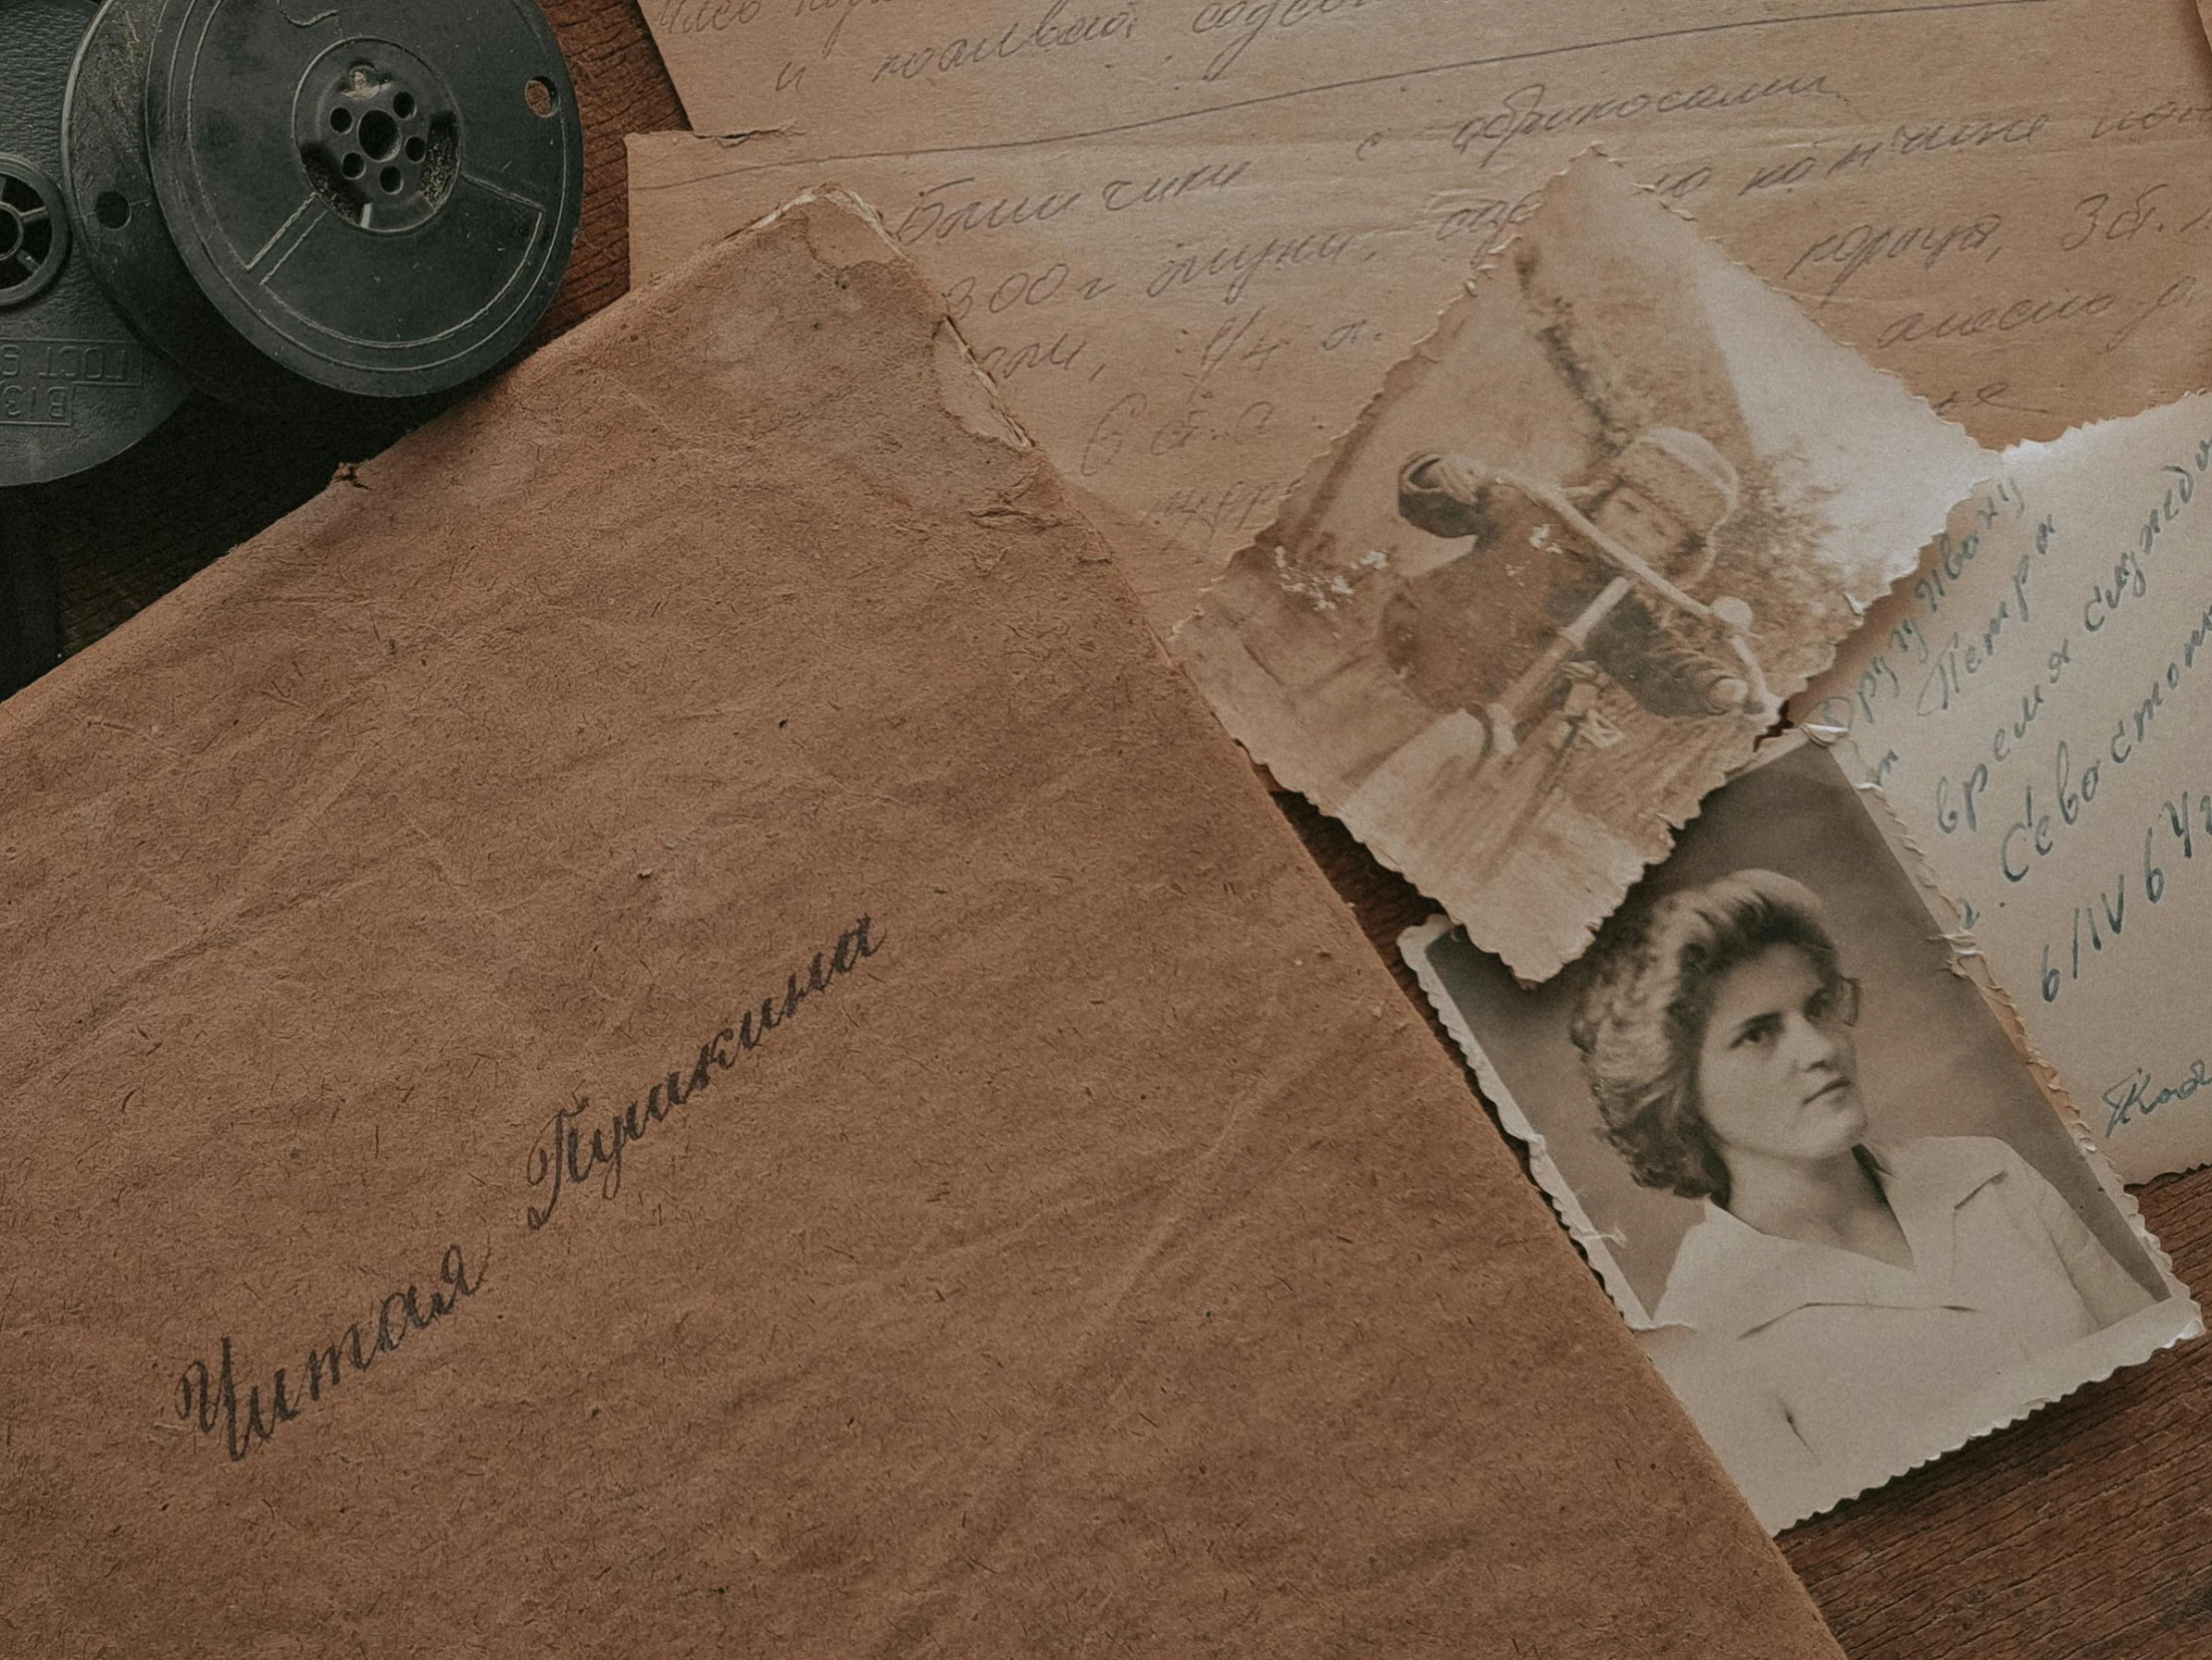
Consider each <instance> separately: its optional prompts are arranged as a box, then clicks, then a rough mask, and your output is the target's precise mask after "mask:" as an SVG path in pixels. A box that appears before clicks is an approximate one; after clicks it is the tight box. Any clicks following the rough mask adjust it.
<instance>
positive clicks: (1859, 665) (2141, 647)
mask: <svg viewBox="0 0 2212 1660" xmlns="http://www.w3.org/2000/svg"><path fill="white" fill-rule="evenodd" d="M1800 714H1801V716H1802V718H1803V719H1805V720H1806V721H1807V722H1808V724H1809V725H1810V726H1811V727H1812V728H1813V729H1814V730H1815V731H1816V733H1818V734H1821V735H1826V736H1843V737H1845V738H1846V740H1847V742H1845V743H1844V744H1843V745H1842V746H1841V747H1842V748H1843V750H1844V751H1845V753H1846V754H1847V756H1849V757H1850V758H1851V759H1852V760H1853V762H1854V764H1855V766H1856V767H1857V769H1858V771H1859V774H1860V777H1861V778H1862V780H1863V781H1864V782H1869V783H1876V784H1879V786H1880V788H1881V792H1882V795H1883V796H1884V798H1885V799H1886V800H1887V802H1888V803H1889V805H1890V807H1891V808H1892V809H1893V810H1894V812H1895V814H1896V816H1897V819H1898V822H1899V823H1900V825H1901V827H1902V829H1903V831H1904V834H1905V836H1906V838H1907V839H1908V840H1909V841H1910V842H1911V844H1912V845H1913V846H1914V847H1915V848H1917V849H1918V850H1919V852H1920V854H1921V856H1922V858H1923V859H1924V860H1925V864H1926V869H1927V873H1928V876H1929V878H1930V879H1931V880H1932V881H1933V883H1934V885H1935V886H1936V889H1937V891H1938V892H1940V893H1942V894H1943V895H1945V896H1946V897H1947V898H1948V899H1950V900H1951V901H1952V903H1953V905H1954V906H1955V911H1956V917H1957V922H1958V925H1959V927H1960V928H1961V930H1962V931H1963V932H1964V933H1966V934H1967V935H1970V936H1971V938H1972V940H1973V942H1974V943H1975V944H1976V945H1977V946H1978V948H1979V950H1980V951H1981V953H1982V954H1983V957H1984V959H1985V961H1986V964H1987V967H1988V970H1989V972H1990V974H1991V975H1992V976H1993V978H1994V979H1995V981H1996V983H1997V984H1998V985H1999V986H2000V987H2002V988H2003V990H2004V991H2005V992H2006V994H2007V995H2008V996H2009V998H2010V1000H2011V1003H2012V1005H2013V1006H2014V1008H2015V1009H2016V1010H2017V1011H2018V1014H2019V1017H2020V1019H2021V1021H2022V1023H2023V1024H2024V1027H2025V1031H2026V1035H2027V1037H2028V1039H2029V1041H2030V1042H2031V1043H2032V1044H2033V1045H2034V1047H2035V1049H2036V1051H2037V1052H2038V1053H2039V1054H2040V1055H2041V1056H2042V1058H2043V1059H2044V1060H2046V1061H2047V1062H2049V1063H2050V1064H2051V1065H2052V1066H2053V1067H2055V1068H2056V1070H2057V1073H2058V1076H2059V1078H2060V1080H2061V1081H2062V1082H2063V1084H2064V1086H2065V1089H2066V1091H2067V1093H2068V1094H2069V1095H2070V1096H2071V1098H2072V1101H2073V1103H2074V1106H2075V1107H2076V1109H2077V1110H2078V1111H2079V1112H2080V1113H2081V1115H2082V1117H2083V1119H2084V1121H2085V1125H2086V1128H2087V1129H2088V1130H2089V1131H2090V1132H2091V1133H2092V1134H2093V1135H2094V1136H2095V1137H2096V1138H2097V1140H2098V1141H2099V1142H2100V1143H2101V1144H2102V1145H2103V1147H2104V1149H2105V1151H2106V1152H2107V1153H2108V1154H2109V1155H2110V1157H2111V1159H2112V1162H2113V1164H2114V1165H2115V1166H2117V1167H2118V1169H2119V1170H2120V1171H2121V1173H2122V1174H2123V1175H2125V1176H2126V1177H2127V1178H2128V1179H2129V1180H2130V1181H2142V1180H2144V1179H2145V1178H2147V1177H2150V1176H2155V1175H2157V1174H2159V1173H2161V1172H2163V1171H2170V1170H2185V1169H2189V1168H2191V1167H2192V1166H2195V1165H2199V1164H2203V1163H2205V1162H2206V1161H2207V1160H2212V1022H2208V1021H2207V1018H2206V1015H2207V999H2206V992H2205V981H2204V978H2203V975H2202V973H2201V965H2202V962H2203V955H2204V945H2205V940H2206V939H2207V938H2208V937H2212V743H2208V737H2212V398H2207V397H2204V396H2201V395H2200V396H2194V397H2189V398H2185V399H2182V400H2181V401H2180V402H2177V403H2174V404H2171V405H2168V406H2166V407H2163V408H2159V409H2154V410H2151V411H2149V412H2147V413H2144V414H2141V415H2137V416H2134V417H2132V418H2129V419H2125V420H2115V421H2107V422H2104V423H2101V424H2099V425H2095V426H2090V427H2085V428H2083V429H2081V430H2080V431H2077V432H2072V433H2069V434H2067V435H2066V436H2065V437H2063V438H2061V439H2059V440H2057V441H2056V442H2054V443H2050V444H2030V445H2023V446H2021V447H2020V448H2018V449H2016V450H2013V451H2011V452H2009V453H2007V455H2006V456H2005V457H2004V465H2003V470H2002V471H2001V473H1999V474H1998V476H1997V477H1996V478H1995V479H1993V480H1992V481H1991V482H1990V483H1989V484H1987V485H1986V486H1985V487H1983V488H1982V489H1981V490H1979V491H1977V492H1976V494H1975V495H1974V496H1973V497H1972V498H1971V499H1970V500H1968V501H1967V502H1965V503H1962V504H1961V505H1960V506H1959V508H1958V509H1957V510H1956V511H1955V512H1954V513H1953V514H1952V516H1951V523H1950V528H1949V530H1948V531H1947V532H1946V533H1945V535H1944V537H1943V538H1942V539H1941V540H1940V541H1939V542H1938V543H1937V544H1936V546H1935V547H1934V548H1932V549H1931V550H1930V552H1929V554H1928V557H1927V559H1926V561H1925V562H1924V564H1923V566H1922V569H1921V572H1920V574H1919V575H1918V576H1917V577H1916V578H1915V579H1914V580H1913V581H1912V582H1911V583H1909V584H1904V585H1901V586H1900V588H1899V589H1898V590H1897V592H1896V593H1894V594H1893V595H1892V596H1891V597H1890V599H1889V600H1888V601H1886V602H1885V603H1884V604H1883V605H1882V606H1881V607H1879V608H1878V609H1877V610H1876V611H1875V613H1874V614H1873V615H1872V617H1871V618H1870V619H1869V623H1868V627H1867V628H1866V629H1865V630H1864V631H1863V632H1862V633H1861V634H1860V635H1858V636H1855V637H1854V639H1853V640H1852V641H1851V643H1850V644H1849V645H1847V646H1846V648H1845V650H1844V652H1843V653H1842V654H1841V656H1840V658H1839V660H1838V663H1837V665H1836V668H1835V671H1834V672H1833V674H1832V675H1831V676H1829V677H1828V678H1827V679H1826V680H1824V681H1823V682H1822V683H1821V684H1820V685H1819V686H1818V687H1816V688H1815V689H1814V691H1812V692H1810V693H1808V694H1807V696H1806V698H1805V699H1804V700H1803V707H1802V708H1801V710H1800Z"/></svg>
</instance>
